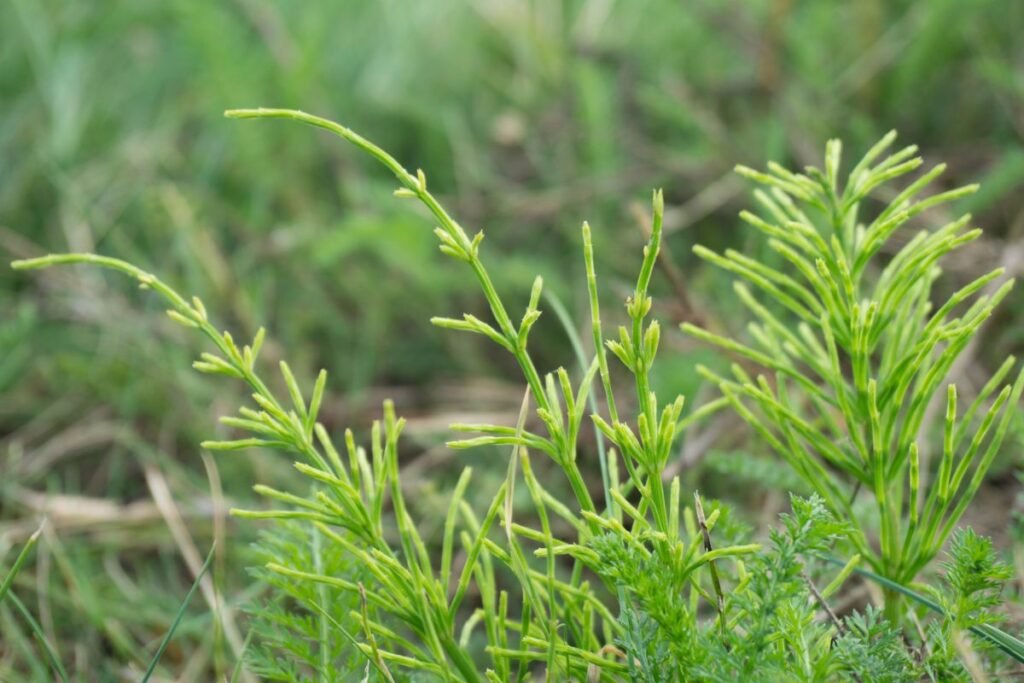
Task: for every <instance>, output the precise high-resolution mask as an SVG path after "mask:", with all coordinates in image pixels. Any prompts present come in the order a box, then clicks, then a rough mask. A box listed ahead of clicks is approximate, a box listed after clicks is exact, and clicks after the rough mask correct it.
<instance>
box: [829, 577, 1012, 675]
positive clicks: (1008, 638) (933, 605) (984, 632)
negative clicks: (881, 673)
mask: <svg viewBox="0 0 1024 683" xmlns="http://www.w3.org/2000/svg"><path fill="white" fill-rule="evenodd" d="M824 559H825V560H826V561H828V562H831V563H832V564H836V565H839V566H844V565H845V563H844V562H843V561H842V560H839V559H837V558H834V557H826V558H824ZM853 571H854V573H855V574H860V575H861V576H863V577H864V578H866V579H869V580H871V581H874V582H875V583H877V584H879V585H880V586H882V587H884V588H887V589H889V590H893V591H896V592H897V593H901V594H902V595H905V596H907V597H908V598H910V599H911V600H914V601H915V602H917V603H919V604H921V605H924V606H925V607H927V608H928V609H930V610H932V611H933V612H937V613H938V614H941V615H942V616H944V617H945V616H947V615H946V612H945V610H943V609H942V607H941V606H940V605H939V604H938V603H937V602H935V601H934V600H930V599H929V598H927V597H925V596H924V595H921V594H920V593H918V592H917V591H914V590H912V589H910V588H907V587H906V586H904V585H902V584H899V583H896V582H895V581H892V580H890V579H887V578H885V577H884V576H880V575H878V574H876V573H874V572H873V571H871V570H869V569H862V568H860V567H857V568H855V569H854V570H853ZM969 630H970V631H971V633H973V634H974V635H976V636H979V637H981V638H984V639H985V640H987V641H989V642H990V643H992V644H993V645H995V646H996V647H998V648H999V649H1000V650H1002V651H1003V652H1005V653H1006V654H1007V655H1008V656H1010V657H1012V658H1013V659H1015V660H1017V661H1018V662H1021V663H1024V641H1022V640H1021V639H1020V638H1017V637H1016V636H1013V635H1011V634H1009V633H1007V632H1006V631H1004V630H1002V629H1001V628H997V627H995V626H992V625H991V624H981V625H980V626H972V627H970V629H969Z"/></svg>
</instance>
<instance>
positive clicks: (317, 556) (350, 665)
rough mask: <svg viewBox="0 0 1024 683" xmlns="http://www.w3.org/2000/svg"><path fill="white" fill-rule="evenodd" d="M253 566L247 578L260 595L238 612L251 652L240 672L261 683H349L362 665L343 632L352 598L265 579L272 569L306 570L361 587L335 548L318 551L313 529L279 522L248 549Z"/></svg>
mask: <svg viewBox="0 0 1024 683" xmlns="http://www.w3.org/2000/svg"><path fill="white" fill-rule="evenodd" d="M255 555H256V557H255V559H256V561H258V562H259V563H260V566H258V567H254V568H253V569H252V570H251V573H252V576H253V577H254V578H255V579H257V580H259V581H261V582H263V583H265V584H266V586H267V587H268V589H269V591H268V592H269V595H267V594H263V595H260V596H259V597H258V598H256V599H254V600H253V601H252V602H251V603H250V604H249V605H247V607H246V611H247V612H248V613H249V615H250V617H251V618H252V622H251V623H250V629H252V632H253V634H254V635H253V638H252V641H253V642H252V644H251V645H250V646H249V648H248V649H247V650H246V655H247V657H246V664H247V665H248V668H249V669H250V670H251V671H252V672H253V673H255V674H257V675H258V676H260V677H261V678H263V679H265V680H269V681H287V682H288V683H299V682H300V681H308V680H310V679H311V678H312V679H319V680H324V679H327V680H330V679H331V678H332V677H333V678H337V679H342V680H344V679H346V678H350V677H351V678H355V677H356V673H357V672H361V671H362V670H363V668H364V667H365V665H366V659H365V657H363V656H361V655H360V654H359V651H358V649H357V648H354V647H353V646H352V641H351V634H349V637H348V638H346V637H345V636H344V635H343V633H339V631H343V630H344V629H346V628H351V627H352V625H353V624H354V623H356V622H355V621H354V620H353V618H352V617H351V614H352V613H353V612H354V611H358V610H359V607H360V601H359V596H358V595H356V594H354V593H344V592H342V591H341V590H340V589H338V588H333V587H330V586H326V585H324V584H320V583H316V582H312V581H295V580H293V579H292V578H291V577H290V576H288V575H286V574H282V573H278V572H274V571H270V570H268V569H267V568H266V566H265V565H267V564H269V563H275V564H278V565H280V566H282V567H284V568H285V569H286V570H290V571H304V570H308V569H310V568H312V569H314V570H315V571H316V572H318V573H320V574H324V575H327V576H338V577H342V576H343V577H348V578H351V579H356V580H360V579H361V580H366V578H367V577H366V576H365V575H362V574H360V572H359V570H358V567H355V566H353V558H352V557H351V556H350V555H349V554H348V553H347V552H346V551H345V549H344V547H343V546H340V545H338V544H336V543H325V542H324V538H323V535H322V534H321V533H320V531H319V530H318V529H317V528H316V527H315V526H313V525H311V524H308V523H305V522H302V521H280V522H278V523H276V524H275V525H274V526H273V527H272V529H270V530H267V531H264V532H263V533H261V534H260V539H259V541H258V542H257V543H256V546H255Z"/></svg>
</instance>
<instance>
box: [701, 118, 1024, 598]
mask: <svg viewBox="0 0 1024 683" xmlns="http://www.w3.org/2000/svg"><path fill="white" fill-rule="evenodd" d="M895 138H896V134H895V132H891V133H889V134H888V135H886V136H885V137H884V138H883V139H882V140H881V141H880V142H879V143H878V144H877V145H875V146H874V147H873V148H871V150H870V151H869V152H868V153H867V154H866V155H865V156H864V158H863V159H861V160H860V161H859V162H858V163H857V164H856V166H855V167H854V168H853V170H852V171H851V172H850V174H849V175H848V177H847V179H846V181H845V184H843V183H841V181H840V171H839V168H840V153H841V145H840V142H839V141H838V140H832V141H830V142H829V143H828V145H827V148H826V152H825V169H824V171H822V170H819V169H817V168H807V169H806V171H805V173H795V172H792V171H789V170H787V169H785V168H783V167H782V166H780V165H778V164H775V163H772V164H769V165H768V171H767V172H759V171H755V170H752V169H749V168H746V167H742V166H741V167H737V171H738V172H739V173H740V174H741V175H743V176H744V177H747V178H749V179H751V180H753V181H755V182H756V183H758V184H760V185H762V186H764V189H758V190H756V191H755V192H754V196H755V198H756V199H757V201H758V203H759V204H760V205H761V207H762V208H763V209H764V211H765V216H764V217H761V216H757V215H755V214H753V213H751V212H748V211H744V212H743V213H742V214H741V217H742V218H743V220H744V221H745V222H746V223H747V224H749V225H751V226H752V227H754V228H755V229H756V230H758V231H760V232H761V233H763V234H764V235H765V236H766V237H767V238H768V246H769V247H770V248H771V249H772V250H773V251H774V252H775V253H776V254H777V255H778V257H779V263H780V264H781V265H779V266H775V265H771V264H768V263H763V262H760V261H757V260H755V259H752V258H750V257H748V256H745V255H743V254H740V253H738V252H735V251H731V250H730V251H726V252H725V253H724V254H717V253H714V252H712V251H711V250H709V249H706V248H704V247H700V246H698V247H695V249H694V251H695V252H696V253H697V254H698V255H699V256H701V257H702V258H704V259H706V260H708V261H710V262H711V263H713V264H715V265H717V266H719V267H721V268H724V269H725V270H728V271H729V272H731V273H733V274H734V275H737V276H738V277H739V278H740V280H742V281H745V283H744V282H741V281H737V282H736V283H735V291H736V294H737V296H738V297H739V298H740V300H741V301H742V302H743V304H744V305H745V306H746V307H747V308H748V309H749V310H750V311H751V312H752V313H753V315H754V317H755V318H756V319H757V322H756V323H752V324H751V325H750V326H749V332H750V337H751V340H752V341H751V343H749V344H744V343H740V342H737V341H735V340H733V339H728V338H725V337H722V336H719V335H716V334H713V333H711V332H709V331H707V330H704V329H701V328H699V327H697V326H695V325H692V324H684V325H683V330H684V331H685V332H687V333H689V334H691V335H693V336H695V337H697V338H699V339H702V340H705V341H708V342H710V343H712V344H715V345H717V346H720V347H722V348H725V349H727V350H729V351H730V352H733V353H735V354H738V355H740V356H743V357H745V358H746V359H749V360H751V361H753V362H754V363H755V364H757V365H760V366H762V367H763V368H764V369H765V371H766V373H770V374H759V375H758V376H757V377H756V378H753V377H751V376H750V375H749V374H748V372H747V370H745V369H744V368H743V367H741V366H740V365H738V364H735V365H733V367H732V377H728V376H726V375H721V374H718V373H715V372H713V371H711V370H708V369H707V368H703V369H702V373H703V374H704V376H705V377H707V378H708V379H710V380H711V381H713V382H714V383H715V384H717V385H718V386H719V388H720V389H721V391H722V393H723V395H724V396H725V397H726V399H728V401H729V402H730V403H731V404H732V405H733V407H734V408H735V409H736V410H737V411H738V412H739V414H740V415H742V416H743V417H744V418H745V419H746V420H747V421H748V422H749V423H750V425H751V426H752V427H753V428H754V429H755V430H756V431H757V432H758V433H759V434H760V435H761V436H762V437H763V438H764V440H765V441H766V442H767V443H769V444H771V446H772V447H773V448H774V450H776V451H777V452H778V453H779V454H780V455H781V456H782V457H783V459H785V460H786V462H788V463H789V464H790V465H791V466H792V468H793V469H794V470H795V471H796V472H797V473H798V474H799V475H800V476H801V477H802V478H803V479H804V480H805V481H806V483H807V484H808V485H809V486H810V487H811V488H812V490H814V491H816V492H817V493H818V494H819V495H821V496H822V497H823V498H824V500H826V501H827V503H828V506H829V508H830V509H831V510H832V512H833V513H834V514H836V515H840V516H841V517H843V518H845V519H851V520H854V521H855V522H856V523H857V524H856V526H855V528H854V529H853V530H852V534H851V535H850V542H851V544H852V545H853V547H854V548H855V549H856V550H857V552H859V553H860V554H861V555H862V556H863V557H864V558H865V560H866V561H867V562H868V563H869V564H870V565H871V567H872V568H873V569H874V571H876V572H878V573H879V574H881V575H882V576H884V577H886V578H888V579H891V580H892V581H895V582H896V583H898V584H906V583H909V582H911V581H913V580H914V579H915V578H916V577H917V575H918V573H919V572H920V571H921V570H922V569H923V568H925V567H926V566H927V565H928V564H929V563H930V562H931V560H932V559H933V558H934V557H935V555H936V554H937V553H938V552H939V550H940V549H941V548H942V547H943V545H944V543H945V542H946V540H947V539H948V537H949V535H950V533H951V532H952V530H953V529H954V527H955V526H956V524H957V522H958V521H959V520H960V518H961V516H962V515H963V513H964V510H965V509H966V508H967V505H968V504H969V503H970V501H971V499H972V498H973V497H974V495H975V494H976V493H977V491H978V488H979V487H980V486H981V483H982V481H983V479H984V477H985V473H986V472H987V471H988V469H989V466H990V465H991V464H992V461H993V458H994V457H995V456H996V454H997V452H998V450H999V446H1000V443H1001V442H1002V440H1003V437H1004V435H1005V434H1006V431H1007V428H1008V426H1009V424H1010V420H1011V418H1012V417H1013V415H1014V412H1015V409H1016V406H1017V404H1018V401H1019V399H1020V396H1021V392H1022V390H1024V372H1022V373H1020V374H1018V375H1017V379H1016V381H1014V382H1013V383H1012V385H1004V381H1005V380H1006V378H1007V376H1008V375H1009V373H1010V372H1011V370H1012V369H1013V367H1014V364H1015V361H1014V359H1013V358H1012V357H1011V358H1008V359H1006V361H1005V362H1004V363H1003V364H1002V365H1001V366H1000V367H999V369H998V370H997V371H996V372H995V374H994V375H993V376H992V378H991V379H990V380H989V381H988V383H986V384H985V385H984V387H982V389H981V390H980V391H979V392H978V394H977V396H976V397H975V398H974V399H973V401H971V402H970V404H969V405H968V406H967V407H966V410H964V408H963V406H962V405H961V402H960V399H959V395H958V393H957V388H956V386H955V385H954V384H952V383H950V384H947V385H946V386H945V391H943V383H944V382H945V381H946V380H947V378H948V377H949V376H950V374H951V370H952V369H953V367H954V363H955V362H956V360H957V358H958V357H960V356H961V354H962V353H963V352H964V351H965V350H966V349H967V348H968V345H969V344H970V342H971V340H972V339H974V338H975V337H976V336H977V334H978V332H979V330H980V328H981V326H982V325H983V324H984V322H985V321H986V320H987V319H988V317H989V316H990V315H991V314H992V311H993V310H994V309H995V308H996V306H997V305H998V304H999V302H1000V301H1002V300H1003V298H1004V297H1005V296H1006V295H1007V293H1009V291H1010V289H1011V288H1012V286H1013V281H1012V280H1006V281H1002V282H1000V281H1001V280H1002V279H1003V274H1004V271H1003V269H1002V268H997V269H995V270H993V271H991V272H988V273H986V274H984V275H982V276H980V277H978V278H976V279H975V280H973V281H972V282H970V283H968V284H967V285H965V286H963V287H961V288H960V289H959V290H958V291H956V292H955V293H954V294H952V295H951V296H950V297H949V298H948V300H946V301H945V302H944V303H942V305H940V306H938V308H937V309H936V308H934V306H935V305H936V304H934V303H933V285H934V284H935V282H936V280H937V279H938V278H939V276H940V273H941V271H940V268H939V264H940V263H941V261H942V260H943V259H945V258H947V257H948V256H950V255H951V254H952V253H953V252H955V251H956V250H957V249H959V248H961V247H963V246H964V245H966V244H968V243H969V242H971V241H973V240H975V239H977V238H978V237H979V236H980V235H981V230H979V229H976V228H975V229H969V228H968V225H969V222H970V216H969V215H966V216H963V217H961V218H959V219H957V220H954V221H952V222H950V223H948V224H946V225H944V226H943V227H941V228H938V229H936V230H927V229H922V230H920V231H919V232H917V233H916V234H915V235H914V236H913V237H912V238H911V239H909V240H908V241H907V242H906V243H905V244H903V245H902V247H900V246H899V245H898V244H896V243H895V241H894V240H893V239H892V238H893V236H894V235H895V234H896V233H897V231H898V230H900V229H901V228H904V227H905V226H908V224H910V223H911V221H912V219H914V218H915V217H916V216H918V215H919V214H921V213H922V212H924V211H926V210H928V209H930V208H932V207H935V206H938V205H940V204H944V203H947V202H951V201H953V200H956V199H958V198H961V197H964V196H966V195H969V194H971V193H973V192H974V191H975V190H976V189H977V186H976V185H969V186H966V187H962V188H958V189H953V190H948V191H944V192H940V193H937V194H933V195H930V196H926V197H924V198H919V196H920V195H921V194H922V193H923V192H924V191H925V189H926V188H927V187H928V186H929V184H930V183H931V182H932V181H934V180H935V179H936V178H938V176H939V175H940V174H941V173H942V172H943V171H944V169H945V165H944V164H939V165H937V166H935V167H934V168H933V169H931V170H930V171H927V172H926V173H924V174H922V175H921V176H920V177H918V178H917V179H915V180H914V181H913V182H911V183H909V184H908V185H907V186H906V187H905V188H904V189H902V190H901V191H898V192H896V191H893V192H892V194H893V195H894V196H893V197H892V199H891V200H889V201H888V202H887V203H883V204H882V205H881V206H880V207H879V208H878V209H877V210H875V211H874V212H873V213H871V215H869V216H865V213H866V212H867V211H868V210H870V208H872V206H873V205H872V204H871V203H870V202H869V200H870V197H871V196H872V193H879V192H880V191H881V189H882V188H886V187H888V185H887V184H888V183H890V182H891V181H893V180H895V179H897V178H900V177H902V176H904V175H906V174H908V173H911V172H913V171H914V170H916V169H917V168H918V167H919V166H921V164H922V160H921V158H920V157H916V156H915V154H916V152H917V148H916V147H914V146H910V147H906V148H904V149H901V150H899V151H897V152H895V153H892V154H889V155H888V156H885V157H884V158H883V159H882V160H881V161H878V159H879V158H881V157H882V156H883V154H885V153H886V151H887V150H888V149H889V148H890V146H891V145H892V143H893V141H894V140H895ZM890 251H891V252H894V253H893V254H892V255H891V257H886V258H883V257H882V254H883V253H884V252H890ZM748 284H749V286H748ZM751 287H753V288H754V289H756V290H759V291H760V294H761V296H760V297H758V296H755V294H754V293H753V292H752V291H751ZM943 399H944V403H945V405H944V407H945V410H944V420H943V429H942V440H941V444H940V445H938V446H937V455H938V465H937V467H936V472H935V474H934V477H933V478H931V479H929V477H928V475H929V471H928V470H927V469H926V464H927V462H928V461H929V459H928V458H926V457H925V456H926V454H927V453H928V452H929V444H928V441H927V436H928V434H929V432H928V424H927V421H928V417H929V415H930V414H931V413H930V410H931V406H932V404H933V402H936V401H941V400H943ZM862 489H863V490H865V491H867V492H868V493H869V495H871V496H872V497H873V499H874V506H875V509H876V510H877V524H878V545H877V547H876V546H875V545H873V544H872V543H871V538H870V534H869V530H870V527H869V524H868V520H865V519H863V518H858V516H857V515H855V514H853V504H854V498H855V497H856V495H857V493H858V492H859V491H860V490H862ZM887 596H888V599H889V601H890V602H892V603H896V602H897V594H895V593H892V592H888V593H887ZM896 615H898V610H896V609H891V610H890V615H889V616H890V617H894V616H896Z"/></svg>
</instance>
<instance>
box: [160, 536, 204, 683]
mask: <svg viewBox="0 0 1024 683" xmlns="http://www.w3.org/2000/svg"><path fill="white" fill-rule="evenodd" d="M216 549H217V544H216V543H214V544H213V545H212V546H211V547H210V552H209V553H208V554H207V555H206V561H205V562H203V566H202V568H201V569H200V570H199V573H198V574H197V575H196V580H195V581H193V582H192V587H191V588H189V589H188V593H186V594H185V599H184V600H182V602H181V607H179V608H178V613H177V614H176V615H175V617H174V622H173V623H172V624H171V627H170V628H169V629H168V630H167V633H166V635H164V639H163V640H162V641H161V642H160V647H159V648H157V651H156V654H155V655H153V660H152V661H151V662H150V663H149V668H148V669H146V673H145V675H144V676H143V677H142V683H147V681H149V679H150V677H151V676H152V675H153V672H154V671H156V665H157V664H158V663H159V662H160V658H161V657H162V656H163V654H164V650H166V649H167V646H168V645H169V644H170V642H171V638H173V637H174V632H175V631H176V630H177V629H178V625H179V624H180V623H181V620H182V618H183V617H184V616H185V609H186V608H187V607H188V603H189V602H190V601H191V600H192V595H193V594H194V593H195V592H196V589H197V588H199V582H200V581H202V580H203V577H204V576H206V572H207V571H209V569H210V564H211V563H212V562H213V551H214V550H216Z"/></svg>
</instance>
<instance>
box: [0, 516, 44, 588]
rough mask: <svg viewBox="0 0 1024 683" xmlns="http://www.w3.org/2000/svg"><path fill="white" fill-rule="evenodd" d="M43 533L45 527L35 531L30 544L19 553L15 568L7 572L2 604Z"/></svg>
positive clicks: (0, 586) (1, 586)
mask: <svg viewBox="0 0 1024 683" xmlns="http://www.w3.org/2000/svg"><path fill="white" fill-rule="evenodd" d="M42 531H43V527H39V528H38V529H36V530H35V533H33V534H32V535H31V536H29V537H28V542H27V543H25V546H24V547H23V548H22V549H21V552H20V553H18V557H17V559H15V560H14V566H12V567H11V571H9V572H7V576H6V577H4V581H3V583H0V603H2V602H3V601H4V597H6V596H7V592H8V591H10V590H11V584H13V583H14V577H15V576H17V575H18V572H20V571H21V568H22V567H23V566H25V562H27V561H28V556H29V554H30V553H31V552H32V548H34V547H35V545H36V542H37V541H38V540H39V534H41V533H42Z"/></svg>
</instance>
